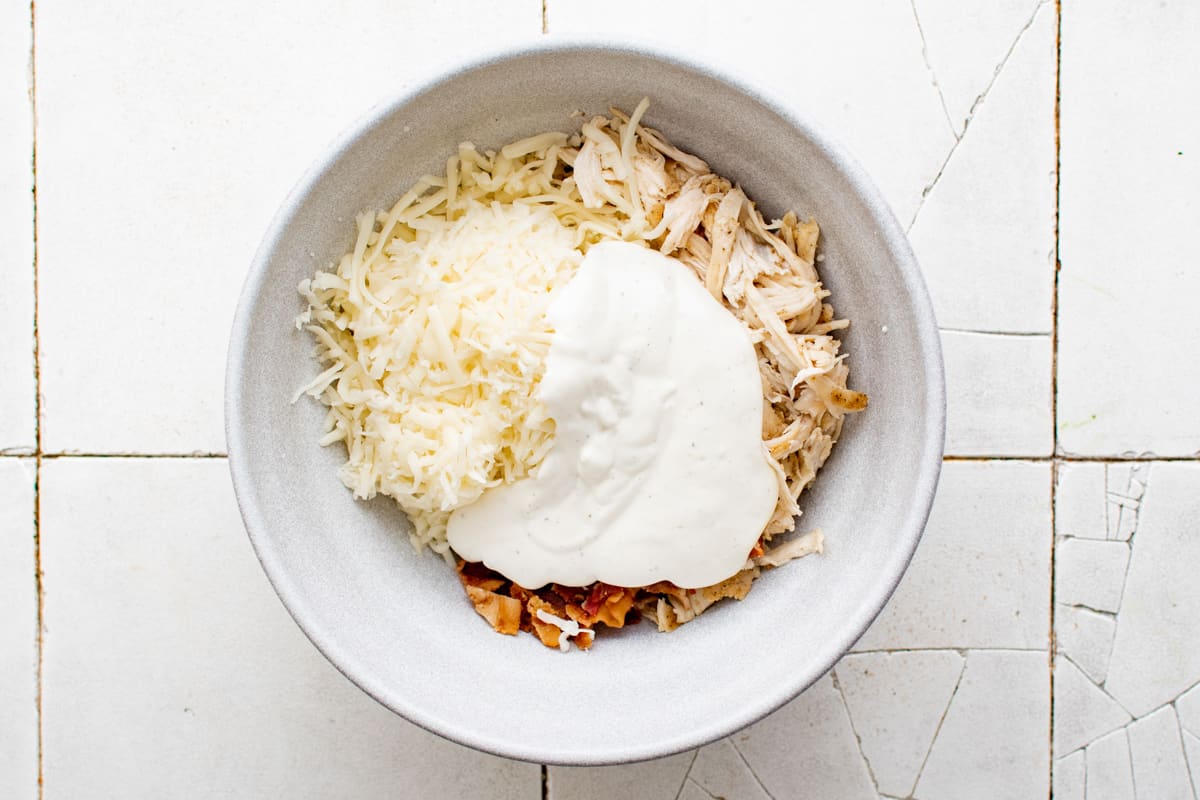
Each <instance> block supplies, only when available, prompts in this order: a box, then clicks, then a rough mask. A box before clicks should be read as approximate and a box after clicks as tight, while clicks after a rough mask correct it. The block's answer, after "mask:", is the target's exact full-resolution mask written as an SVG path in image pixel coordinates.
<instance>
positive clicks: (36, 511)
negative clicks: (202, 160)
mask: <svg viewBox="0 0 1200 800" xmlns="http://www.w3.org/2000/svg"><path fill="white" fill-rule="evenodd" d="M36 64H37V3H36V1H35V0H30V3H29V76H28V80H29V111H30V123H31V125H32V126H33V130H32V131H31V132H30V134H31V135H30V141H31V142H32V148H31V150H30V153H29V160H30V163H29V169H30V177H31V179H32V181H33V186H32V198H31V200H32V204H33V215H32V216H33V218H32V220H31V222H32V231H31V233H32V235H33V263H32V264H31V266H32V268H33V392H34V394H33V436H34V454H33V456H34V468H33V469H34V471H33V587H34V592H35V593H36V595H37V605H36V610H35V619H34V623H35V625H36V645H35V647H34V650H35V652H36V655H37V667H36V669H37V674H36V677H35V681H34V685H35V690H34V693H35V701H34V703H35V705H36V708H37V796H38V800H42V798H43V797H45V794H46V787H45V763H46V753H45V750H46V748H45V744H46V737H45V724H44V720H43V715H42V700H43V689H44V680H43V674H44V672H45V658H44V655H45V639H44V636H43V629H44V624H45V618H46V614H45V607H46V594H45V586H44V585H43V581H42V340H41V335H40V332H39V330H38V321H39V319H38V318H39V311H40V302H39V298H40V289H39V285H38V277H39V276H38V180H37V150H38V147H37V130H38V125H37V122H38V107H37V69H36Z"/></svg>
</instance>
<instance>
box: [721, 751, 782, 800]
mask: <svg viewBox="0 0 1200 800" xmlns="http://www.w3.org/2000/svg"><path fill="white" fill-rule="evenodd" d="M726 741H728V742H729V746H730V747H732V748H733V752H735V753H737V755H738V758H740V759H741V760H742V763H743V764H745V765H746V769H747V770H748V771H749V772H750V777H752V778H754V782H755V783H757V784H758V788H760V789H762V790H763V794H765V795H766V796H767V797H769V798H771V800H775V795H773V794H771V791H770V790H769V789H767V787H766V785H765V784H764V783H763V782H762V778H760V777H758V773H757V772H755V771H754V767H752V766H750V762H749V761H748V760H747V759H746V755H745V754H744V753H743V752H742V748H740V747H738V746H737V742H735V741H734V740H733V737H732V736H728V737H726Z"/></svg>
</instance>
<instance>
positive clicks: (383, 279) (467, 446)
mask: <svg viewBox="0 0 1200 800" xmlns="http://www.w3.org/2000/svg"><path fill="white" fill-rule="evenodd" d="M443 208H444V205H443ZM421 211H422V210H421V208H419V207H416V208H414V207H410V208H408V209H402V210H399V211H397V209H393V210H392V213H391V214H390V215H388V217H386V218H384V219H383V220H378V219H374V218H367V219H363V220H360V224H359V237H358V242H357V244H356V245H355V248H354V250H353V251H352V252H350V253H347V254H346V255H345V256H344V257H343V258H342V260H341V262H340V263H339V264H338V267H337V269H336V270H335V271H332V272H321V273H318V274H317V275H316V277H314V278H313V279H311V280H309V281H305V282H303V283H302V284H301V286H300V291H301V293H302V294H303V295H304V296H305V297H306V298H307V299H308V303H309V309H308V311H307V312H306V313H305V315H304V316H303V321H302V324H303V325H304V327H306V328H307V329H308V330H309V331H310V332H311V333H312V334H313V336H314V337H315V338H316V340H317V343H318V344H317V356H318V357H319V358H320V359H321V360H322V361H323V362H325V363H328V364H329V367H328V368H327V369H326V370H325V371H324V372H322V373H321V374H320V375H319V376H317V378H316V379H315V380H314V381H313V382H312V383H311V384H309V385H308V386H306V387H304V389H303V390H302V393H303V392H307V393H308V394H310V395H312V396H314V397H318V398H320V399H321V400H322V402H324V403H325V404H326V405H327V406H329V412H328V415H327V417H326V432H325V435H324V437H323V438H322V440H321V443H322V444H332V443H334V442H344V443H345V445H346V450H347V454H348V459H347V461H346V463H345V464H344V465H343V466H342V468H341V472H340V477H341V479H342V481H343V482H344V483H345V484H346V486H347V487H349V488H350V489H352V490H353V491H354V493H355V495H356V496H357V497H361V498H370V497H373V496H374V495H375V494H376V493H377V492H382V493H383V494H385V495H388V496H389V497H393V498H395V499H396V500H397V501H399V503H400V505H401V506H402V507H403V508H404V510H405V512H407V513H408V515H409V516H410V518H411V519H412V521H413V523H414V528H415V530H414V531H413V543H414V545H417V546H422V545H429V546H431V547H432V548H433V549H434V550H437V551H438V552H442V553H445V552H447V545H446V536H445V531H446V521H447V519H448V518H449V515H450V512H451V511H453V510H454V509H455V508H458V507H459V506H462V505H465V504H467V503H470V502H473V501H474V500H476V499H478V498H479V496H480V495H481V494H482V493H483V491H484V490H485V489H487V488H489V487H491V486H495V485H497V484H499V483H501V482H512V481H515V480H518V479H520V478H523V477H525V476H526V475H528V474H529V471H530V469H531V468H533V467H534V466H536V465H537V464H539V463H541V460H542V458H543V457H544V456H545V454H546V452H547V451H548V450H549V449H550V443H551V441H552V438H553V434H554V423H553V421H551V420H549V419H547V418H546V416H545V413H544V411H543V409H542V406H541V404H540V403H536V402H534V400H533V391H534V389H535V387H536V386H537V384H538V381H539V380H540V378H541V375H542V372H543V370H544V364H545V360H546V354H547V352H548V350H549V347H550V334H551V331H550V329H549V328H548V326H547V322H546V318H545V310H546V306H547V305H548V304H549V301H550V298H551V296H552V292H553V291H554V290H555V289H557V288H558V287H560V286H562V285H564V284H565V283H566V282H567V281H568V280H569V279H570V278H571V276H572V275H573V274H574V272H575V270H576V269H577V268H578V266H579V263H580V261H581V260H582V254H581V253H580V252H579V251H578V250H577V249H575V246H574V243H575V234H574V232H572V231H571V230H569V229H568V228H566V227H565V226H564V225H563V224H562V223H560V222H559V221H558V219H557V218H556V217H555V216H554V215H553V214H552V213H550V212H549V211H547V210H546V209H543V208H538V207H536V206H530V205H521V204H500V203H493V204H490V205H485V204H483V203H482V202H480V201H479V200H476V199H474V198H463V199H462V200H461V202H459V203H457V204H456V208H455V212H456V213H455V215H454V218H451V215H450V214H448V213H444V214H436V215H435V214H431V213H429V212H428V210H426V211H425V212H424V213H423V214H422V213H421Z"/></svg>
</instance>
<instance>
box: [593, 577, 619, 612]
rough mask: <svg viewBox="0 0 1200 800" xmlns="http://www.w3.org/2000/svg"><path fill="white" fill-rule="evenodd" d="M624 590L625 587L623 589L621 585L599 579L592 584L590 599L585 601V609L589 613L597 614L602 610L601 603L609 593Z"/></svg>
mask: <svg viewBox="0 0 1200 800" xmlns="http://www.w3.org/2000/svg"><path fill="white" fill-rule="evenodd" d="M623 591H624V589H622V588H621V587H620V586H613V585H612V584H610V583H603V582H601V581H597V582H596V583H594V584H592V591H591V594H589V595H588V599H587V600H585V601H584V603H583V610H584V611H586V612H587V613H589V614H595V613H596V612H597V611H599V610H600V604H601V603H603V602H604V600H605V598H607V597H608V596H609V595H612V594H617V593H618V592H623Z"/></svg>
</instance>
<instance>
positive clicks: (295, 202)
mask: <svg viewBox="0 0 1200 800" xmlns="http://www.w3.org/2000/svg"><path fill="white" fill-rule="evenodd" d="M581 51H582V52H586V51H601V52H607V53H613V52H616V53H628V54H630V55H636V56H641V57H648V58H651V59H655V60H659V61H662V62H665V63H667V64H671V65H673V66H678V67H682V68H684V69H687V70H690V71H693V72H696V73H698V74H700V75H703V76H705V77H708V78H711V79H714V80H716V81H719V82H722V83H724V84H726V85H728V86H730V87H732V88H733V89H735V90H736V91H738V92H740V93H742V94H744V95H746V96H748V97H750V98H751V99H752V100H755V101H756V102H758V103H760V104H761V105H763V106H764V107H766V108H767V109H768V110H770V111H771V112H773V113H775V114H777V115H778V116H779V117H780V118H781V119H783V120H784V121H786V122H787V123H788V124H789V125H790V126H792V127H793V128H795V129H797V130H798V131H800V133H801V134H802V135H803V136H805V137H807V138H808V140H809V141H810V142H811V143H812V145H813V146H814V147H815V148H816V149H817V151H818V152H820V153H821V154H822V155H823V156H824V157H825V158H827V159H829V161H830V162H832V163H833V164H834V166H835V167H836V168H837V169H838V170H839V171H840V172H841V173H842V174H843V176H844V177H845V179H846V180H847V182H848V183H849V184H850V186H851V187H852V189H853V190H854V191H855V192H856V193H857V194H858V196H859V198H860V200H861V202H862V203H863V204H864V205H865V206H866V207H867V209H868V210H869V212H870V214H871V216H872V218H873V219H874V220H875V221H876V222H877V224H878V226H879V234H880V235H881V237H882V239H883V241H884V243H885V245H886V247H887V248H888V249H889V250H890V251H891V252H893V253H895V254H896V255H897V256H898V259H897V261H898V266H899V268H900V273H901V274H900V278H901V280H902V282H903V283H904V285H905V287H906V289H907V290H908V295H909V297H910V299H911V302H912V306H913V313H914V316H915V318H916V322H917V325H916V328H915V331H916V338H917V341H918V345H919V349H920V354H921V358H922V362H923V366H924V368H925V370H926V372H927V374H928V375H929V377H930V380H929V384H928V386H927V387H926V389H927V398H928V400H929V403H928V406H927V413H926V419H925V422H926V425H927V426H928V430H929V431H930V435H929V436H928V437H926V439H925V440H924V441H923V443H922V447H921V449H920V451H919V452H918V453H916V454H915V455H916V456H917V469H916V471H915V478H916V480H915V492H914V497H913V502H912V504H911V505H910V507H909V511H908V513H907V515H906V516H905V517H904V518H903V519H901V520H899V521H898V523H897V525H896V528H895V531H894V539H893V541H894V543H895V547H894V550H893V556H892V558H891V559H890V560H889V561H888V562H887V565H886V568H885V570H884V572H883V574H882V575H881V576H880V577H881V578H884V580H881V581H879V582H877V587H876V588H875V590H874V592H873V593H871V594H866V595H864V596H863V597H862V598H861V600H862V602H860V603H859V604H858V606H857V608H856V609H855V611H854V613H853V614H852V615H851V616H848V617H847V619H846V624H844V625H843V626H842V628H841V635H840V636H839V637H838V639H837V641H836V642H835V645H836V646H835V647H833V648H826V652H828V653H831V654H832V655H830V656H828V657H826V658H824V659H822V660H820V661H819V662H816V663H814V664H812V665H810V666H809V667H807V668H806V669H803V670H797V672H796V676H795V679H794V680H792V681H790V682H788V683H787V684H786V685H784V684H780V685H776V686H772V687H759V689H760V691H759V694H758V695H757V697H756V699H755V701H754V702H753V703H747V704H746V705H744V706H742V707H740V708H738V709H736V710H734V711H732V712H731V713H727V714H723V715H721V716H720V717H718V718H714V720H713V721H712V722H711V723H710V724H708V725H707V726H704V727H702V728H699V729H692V730H691V731H689V732H688V735H687V736H686V737H685V738H677V739H676V740H674V741H669V742H663V741H659V742H657V743H642V742H631V743H630V745H629V746H627V747H624V748H622V749H620V750H612V751H605V752H597V753H589V754H585V755H578V754H576V755H574V757H572V756H571V755H564V754H562V753H554V752H545V751H543V750H539V749H534V748H530V747H528V746H526V745H524V744H523V743H522V742H520V741H517V742H514V741H512V740H511V739H505V738H503V737H501V736H492V735H489V734H488V732H486V731H469V730H461V729H457V728H454V727H452V726H449V725H445V724H443V723H442V721H441V720H440V719H439V718H438V717H437V716H436V715H435V714H432V713H429V712H427V711H425V710H423V709H422V707H421V706H420V705H419V704H412V703H406V702H403V700H402V699H400V698H396V697H395V696H394V695H393V694H389V693H388V692H387V691H386V690H385V689H386V687H384V686H383V685H382V683H380V682H378V681H377V679H376V678H374V677H373V676H372V675H371V674H370V673H369V672H368V671H367V670H365V669H363V668H362V667H361V665H360V664H359V663H358V661H357V659H356V658H355V656H354V655H353V653H351V652H347V651H345V650H343V649H342V648H340V647H338V646H337V645H336V644H335V643H334V641H333V640H332V639H331V638H330V637H329V636H327V635H326V633H325V631H323V630H322V629H321V628H319V627H318V626H316V625H314V624H312V623H310V622H309V621H307V620H308V619H309V617H310V613H309V609H308V604H307V601H306V600H305V597H304V594H303V593H302V592H301V591H300V589H299V587H298V586H297V585H296V584H295V583H294V582H293V581H292V579H291V578H290V577H289V575H288V573H287V571H286V569H284V567H283V565H282V563H281V561H280V559H279V558H278V555H277V553H276V552H275V551H274V550H273V548H272V546H271V543H270V541H269V537H267V536H265V535H264V533H263V531H264V530H265V529H266V527H268V523H267V521H266V518H265V516H264V515H263V513H262V510H261V509H260V508H258V507H257V506H256V504H255V503H254V502H253V500H252V499H251V498H252V494H253V492H252V488H251V482H252V477H251V473H252V469H251V467H250V465H249V463H248V459H247V457H246V455H245V454H246V453H247V451H248V450H249V449H250V448H249V446H248V444H247V438H248V429H247V426H246V424H245V420H244V419H243V414H242V410H241V408H240V403H239V399H240V392H239V386H240V382H241V376H242V374H243V373H244V371H245V369H246V364H245V356H246V350H245V346H244V343H245V342H247V341H248V334H249V330H250V326H251V323H252V320H253V312H254V310H255V309H256V308H257V306H258V303H259V299H260V295H261V293H262V290H263V287H264V278H265V275H266V273H267V270H268V267H269V264H270V261H271V254H272V253H273V251H274V250H275V246H276V243H277V242H278V240H279V239H280V237H281V236H282V234H283V232H284V230H285V229H286V227H287V226H288V224H289V221H290V219H291V217H292V216H293V215H294V213H295V211H296V209H297V207H298V206H299V205H300V204H301V203H302V201H303V200H304V198H305V197H307V196H308V195H309V194H310V193H311V192H312V191H313V189H314V188H315V187H316V186H317V184H319V183H320V182H321V181H322V180H323V179H324V178H325V176H326V174H327V173H328V172H329V171H330V170H331V168H332V167H333V166H334V165H335V164H336V163H337V162H338V161H339V160H340V159H341V158H342V156H343V154H344V153H345V152H346V151H347V150H348V149H350V148H351V147H353V146H354V144H355V143H356V142H357V140H358V139H359V138H361V137H362V136H363V135H364V134H365V133H367V132H368V131H369V130H371V129H373V128H374V127H376V126H378V125H380V124H382V123H383V122H384V121H385V120H386V119H387V118H388V117H390V116H391V115H392V114H395V113H397V112H398V111H399V110H400V109H401V108H402V107H403V106H404V105H405V104H407V103H408V102H409V101H411V100H412V99H414V98H416V97H419V96H420V95H422V94H424V93H426V92H428V91H430V90H432V89H434V88H435V87H437V86H439V85H441V84H442V83H445V82H447V81H450V80H453V79H455V78H457V77H458V76H459V75H461V74H462V73H464V72H469V71H473V70H476V69H480V68H483V67H487V66H490V65H493V64H498V63H502V62H505V61H509V60H515V59H520V58H525V57H529V56H534V55H540V54H547V53H556V52H567V53H569V52H581ZM224 412H225V439H226V450H227V461H228V466H229V471H230V476H231V479H232V483H233V488H234V494H235V497H236V500H237V504H238V509H239V512H240V513H241V516H242V522H243V525H244V527H245V528H246V532H247V535H248V536H249V539H250V542H251V545H252V546H253V548H254V553H255V555H256V556H257V558H258V561H259V563H260V564H261V565H262V568H263V571H264V572H265V573H266V576H267V579H268V581H269V582H270V584H271V586H272V588H273V589H274V591H275V593H276V594H277V595H278V596H279V599H280V601H281V602H282V603H283V606H284V608H285V609H287V612H288V614H289V615H290V616H291V617H292V619H293V620H294V621H295V623H296V625H297V626H298V627H299V628H300V630H301V631H302V632H303V633H304V635H305V636H307V637H308V639H309V641H311V642H312V644H313V645H314V646H315V647H316V648H317V650H318V651H319V652H320V653H321V654H322V655H323V656H324V657H325V658H326V659H327V660H328V661H329V662H330V663H331V664H332V665H333V666H334V668H336V669H337V670H338V671H339V672H340V673H342V675H344V676H345V677H346V678H347V679H348V680H350V681H351V682H352V683H353V684H355V685H356V686H358V687H359V688H360V689H361V690H362V691H363V692H365V693H366V694H367V695H369V696H370V697H371V698H373V699H374V700H375V701H376V702H378V703H379V704H380V705H382V706H384V707H385V708H388V709H389V710H391V711H392V712H394V713H396V714H398V715H399V716H401V717H402V718H404V719H406V720H408V721H409V722H411V723H414V724H416V725H417V726H419V727H421V728H423V729H425V730H427V731H429V732H431V733H433V734H436V735H438V736H440V737H442V738H445V739H448V740H450V741H453V742H456V743H458V744H463V745H466V746H469V747H472V748H474V749H476V750H480V751H483V752H486V753H491V754H493V755H497V756H501V757H504V758H511V759H516V760H520V761H526V762H534V763H542V764H552V765H564V766H601V765H608V764H622V763H632V762H638V761H644V760H647V759H652V758H659V757H663V756H668V755H672V754H675V753H680V752H683V751H686V750H690V749H692V748H695V747H700V746H703V745H705V744H707V743H709V742H712V741H715V740H717V739H720V738H722V737H724V736H728V735H729V734H732V733H734V732H736V731H738V730H741V729H743V728H745V727H747V726H749V725H752V724H753V723H755V722H757V721H759V720H761V719H762V718H764V717H766V716H767V715H769V714H771V713H772V712H774V711H776V710H777V709H779V708H780V707H782V706H783V705H784V704H786V703H787V702H789V701H791V700H792V699H794V698H795V697H797V696H798V695H799V694H801V693H802V692H804V691H805V690H806V689H808V688H809V687H810V686H812V685H813V684H814V683H815V682H816V681H817V680H819V679H820V678H821V677H822V676H824V675H825V674H826V673H827V672H829V670H830V669H832V668H833V667H834V666H835V665H836V664H837V662H838V661H840V660H841V658H842V657H843V656H844V655H845V654H846V653H847V652H848V651H849V650H850V648H851V647H852V646H853V645H854V643H855V642H856V641H857V640H858V639H859V638H860V637H861V636H862V635H863V634H864V633H865V632H866V631H867V629H868V628H869V627H870V625H871V623H872V622H874V620H875V618H876V617H877V616H878V615H879V613H880V612H881V611H882V610H883V608H884V607H885V606H886V605H887V602H888V600H889V599H890V598H891V596H892V594H893V593H894V592H895V590H896V587H897V586H898V585H899V583H900V580H901V579H902V578H903V576H904V573H905V572H906V571H907V569H908V565H909V563H910V562H911V560H912V557H913V554H914V553H915V551H916V548H917V545H918V543H919V542H920V538H921V535H922V533H923V532H924V529H925V525H926V522H927V521H928V517H929V512H930V509H931V508H932V505H933V500H934V496H935V494H936V491H937V485H938V480H939V477H940V474H941V467H942V457H943V453H944V448H945V433H946V385H945V370H944V366H943V360H942V350H941V339H940V334H939V332H938V327H937V322H936V319H935V316H934V311H933V303H932V301H931V299H930V295H929V292H928V289H927V287H926V285H925V280H924V277H923V275H922V273H921V270H920V267H919V265H918V263H917V260H916V257H915V255H914V254H913V252H912V247H911V245H910V243H909V241H908V237H907V234H906V233H905V231H904V229H903V228H902V227H901V225H900V223H899V222H898V220H897V219H896V217H895V215H894V213H893V212H892V209H891V207H890V206H889V205H888V204H887V202H886V201H885V200H884V199H883V196H882V195H881V194H880V192H879V190H878V188H877V187H876V186H875V184H874V182H873V181H872V180H871V178H870V177H869V176H868V174H867V172H866V171H865V169H864V168H863V167H862V166H861V165H860V164H859V163H858V161H857V160H856V159H855V158H854V157H853V156H852V155H850V154H849V152H848V151H846V150H845V149H844V148H843V146H842V145H840V144H839V143H838V142H837V141H836V140H835V139H834V138H833V137H832V136H831V135H829V134H828V133H826V132H825V131H824V129H823V128H822V127H821V125H820V124H819V123H817V122H815V121H814V120H812V119H810V118H809V117H808V116H807V115H806V114H805V113H804V112H802V111H800V110H799V109H797V108H796V107H795V105H794V104H792V103H790V102H787V101H784V100H782V99H781V98H780V97H778V96H777V95H775V94H774V93H773V92H772V91H771V90H769V89H768V88H766V87H765V86H763V85H762V84H761V82H759V81H755V80H753V79H751V78H749V77H747V76H746V75H745V74H743V73H742V72H741V70H739V69H738V68H737V67H736V66H734V65H732V64H730V63H728V62H724V63H723V62H722V61H721V60H720V58H719V57H718V58H709V57H705V59H704V60H698V59H695V58H693V57H691V56H690V55H687V54H685V53H683V52H681V51H679V50H677V49H673V48H671V47H669V46H666V45H664V44H663V43H659V42H655V43H651V42H646V41H637V40H622V41H620V42H614V41H612V40H607V39H604V38H601V37H592V36H557V35H556V36H555V37H554V38H543V39H539V40H528V41H522V42H519V43H516V44H513V43H509V44H506V45H502V46H498V47H493V48H491V49H488V50H485V51H484V52H483V53H482V54H480V55H476V56H474V57H472V58H469V59H455V60H452V61H451V62H449V63H448V64H443V65H440V66H437V67H434V68H433V69H430V70H427V71H426V73H425V77H423V78H418V79H417V80H415V81H414V82H413V83H412V84H411V85H410V86H408V87H407V88H405V89H403V90H400V91H397V92H394V93H392V94H390V95H388V96H386V97H385V98H384V99H383V100H381V101H380V102H377V103H376V104H374V105H373V106H371V108H370V109H369V110H368V111H367V112H365V113H364V114H362V115H361V116H360V117H359V118H358V119H356V120H355V121H354V122H353V123H352V124H351V125H350V126H348V127H347V128H346V129H345V130H343V132H342V133H341V134H340V135H339V136H338V137H336V138H335V139H334V140H333V142H332V143H331V144H330V145H328V146H326V147H325V148H323V149H322V150H321V151H320V155H318V156H317V158H316V159H315V160H314V161H313V163H312V164H311V165H310V166H309V167H308V168H307V169H306V170H305V172H304V173H303V175H302V177H301V178H300V179H299V180H298V181H297V182H296V184H295V186H294V187H293V188H292V189H291V191H290V192H289V193H288V194H287V196H286V198H285V199H284V200H283V202H282V203H281V205H280V206H279V208H278V210H277V211H276V212H275V215H274V216H273V218H272V220H271V223H270V225H269V226H268V227H267V230H266V233H265V234H264V235H263V238H262V240H261V242H260V243H259V246H258V248H257V250H256V252H255V254H254V258H253V260H252V262H251V264H250V267H249V270H248V271H247V274H246V278H245V280H244V282H243V285H242V288H241V292H240V294H239V300H238V304H237V310H236V312H235V315H234V320H233V325H232V330H231V337H230V343H229V349H228V353H227V359H226V369H225V387H224Z"/></svg>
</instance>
